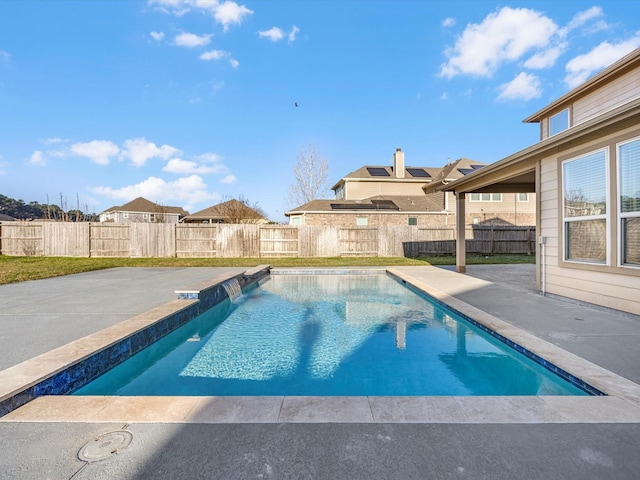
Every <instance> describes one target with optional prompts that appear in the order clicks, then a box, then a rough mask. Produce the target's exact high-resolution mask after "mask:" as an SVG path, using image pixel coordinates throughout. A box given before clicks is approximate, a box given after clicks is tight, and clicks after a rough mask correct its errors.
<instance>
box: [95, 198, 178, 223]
mask: <svg viewBox="0 0 640 480" xmlns="http://www.w3.org/2000/svg"><path fill="white" fill-rule="evenodd" d="M188 214H189V212H187V211H185V210H184V209H183V208H182V207H167V206H163V205H158V204H157V203H153V202H151V201H150V200H147V199H146V198H142V197H138V198H136V199H135V200H131V201H130V202H129V203H125V204H124V205H122V206H119V207H118V206H116V207H111V208H109V209H107V210H105V211H104V212H102V213H101V214H100V221H101V222H115V223H178V222H179V221H180V219H181V218H182V217H184V216H186V215H188Z"/></svg>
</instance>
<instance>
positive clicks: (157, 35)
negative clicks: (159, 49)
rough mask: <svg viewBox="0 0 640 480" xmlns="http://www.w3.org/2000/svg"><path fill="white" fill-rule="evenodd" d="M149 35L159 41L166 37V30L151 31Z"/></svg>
mask: <svg viewBox="0 0 640 480" xmlns="http://www.w3.org/2000/svg"><path fill="white" fill-rule="evenodd" d="M149 35H151V38H153V39H154V40H157V41H158V42H159V41H160V40H162V39H163V38H164V32H151V33H150V34H149Z"/></svg>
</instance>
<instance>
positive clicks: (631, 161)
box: [618, 138, 640, 266]
mask: <svg viewBox="0 0 640 480" xmlns="http://www.w3.org/2000/svg"><path fill="white" fill-rule="evenodd" d="M618 195H619V202H618V203H619V205H618V210H619V213H618V214H619V220H618V222H619V223H618V226H619V235H618V237H619V239H620V250H619V251H620V264H621V265H629V266H640V139H639V138H636V139H634V140H631V141H629V142H625V143H622V144H619V145H618Z"/></svg>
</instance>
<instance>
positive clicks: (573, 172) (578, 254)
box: [562, 149, 608, 263]
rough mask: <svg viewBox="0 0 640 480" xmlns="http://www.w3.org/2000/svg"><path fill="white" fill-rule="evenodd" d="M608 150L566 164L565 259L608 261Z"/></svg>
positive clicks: (564, 173) (564, 169)
mask: <svg viewBox="0 0 640 480" xmlns="http://www.w3.org/2000/svg"><path fill="white" fill-rule="evenodd" d="M607 162H608V159H607V150H606V149H603V150H599V151H597V152H593V153H589V154H587V155H584V156H582V157H578V158H575V159H571V160H567V161H565V162H563V164H562V210H563V225H564V259H565V260H574V261H580V262H589V263H606V262H607V185H608V180H607Z"/></svg>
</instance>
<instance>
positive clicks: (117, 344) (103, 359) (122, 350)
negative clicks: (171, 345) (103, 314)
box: [0, 265, 271, 417]
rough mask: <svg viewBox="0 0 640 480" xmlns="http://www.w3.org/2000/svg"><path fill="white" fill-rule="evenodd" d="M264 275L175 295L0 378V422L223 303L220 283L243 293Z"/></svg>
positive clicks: (260, 270) (262, 271)
mask: <svg viewBox="0 0 640 480" xmlns="http://www.w3.org/2000/svg"><path fill="white" fill-rule="evenodd" d="M270 269H271V267H270V266H269V265H259V266H257V267H255V268H252V269H249V270H246V271H245V272H243V273H227V274H223V275H220V276H218V277H215V278H213V279H212V280H209V281H205V282H201V283H198V284H196V285H193V286H191V287H188V288H186V289H183V290H177V291H176V292H175V293H176V294H177V295H178V300H175V301H173V302H169V303H167V304H165V305H162V306H160V307H157V308H154V309H152V310H150V311H148V312H145V313H143V314H141V315H138V316H135V317H132V318H130V319H128V320H125V321H124V322H121V323H119V324H117V325H113V326H111V327H108V328H106V329H104V330H101V331H99V332H96V333H94V334H92V335H88V336H86V337H84V338H81V339H79V340H76V341H75V342H71V343H69V344H67V345H64V346H62V347H59V348H57V349H55V350H52V351H50V352H47V353H45V354H43V355H40V356H38V357H36V358H34V359H31V360H27V361H26V362H23V363H21V364H18V365H15V366H13V367H10V368H8V369H6V370H4V371H2V372H0V417H1V416H3V415H6V414H7V413H9V412H11V411H12V410H15V409H16V408H18V407H21V406H22V405H24V404H26V403H28V402H30V401H31V400H33V399H34V398H36V397H39V396H42V395H66V394H68V393H71V392H73V391H75V390H77V389H78V388H80V387H82V386H84V385H86V384H87V383H89V382H91V381H92V380H94V379H95V378H97V377H99V376H100V375H102V374H103V373H104V372H106V371H107V370H109V369H111V368H113V367H115V366H116V365H118V364H120V363H122V362H123V361H125V360H127V359H128V358H129V357H131V356H133V355H135V354H136V353H138V352H140V351H141V350H142V349H144V348H146V347H148V346H149V345H151V344H152V343H154V342H156V341H157V340H159V339H160V338H162V337H164V336H165V335H167V334H169V333H171V332H173V331H174V330H175V329H177V328H180V327H181V326H183V325H184V324H186V323H187V322H189V321H190V320H191V319H193V318H195V317H197V316H198V315H200V314H202V313H204V312H205V311H207V310H209V309H210V308H211V307H213V306H215V305H217V304H219V303H220V302H222V301H224V300H226V299H227V298H229V295H228V294H227V290H226V288H225V285H224V284H225V282H229V281H233V279H235V280H237V282H238V284H239V285H240V287H241V288H242V289H244V288H246V287H247V286H249V285H252V284H254V283H256V282H258V281H260V280H261V279H262V278H264V277H266V276H268V275H269V272H270ZM30 363H31V365H29V364H30ZM25 372H26V373H25Z"/></svg>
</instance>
